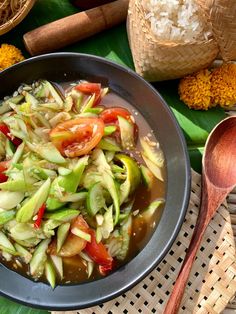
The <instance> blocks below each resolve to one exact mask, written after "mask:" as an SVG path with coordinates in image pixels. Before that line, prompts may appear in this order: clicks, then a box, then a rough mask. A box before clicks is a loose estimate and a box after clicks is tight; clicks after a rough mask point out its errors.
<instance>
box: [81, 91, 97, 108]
mask: <svg viewBox="0 0 236 314" xmlns="http://www.w3.org/2000/svg"><path fill="white" fill-rule="evenodd" d="M95 98H96V95H95V94H93V95H92V96H90V97H89V98H88V99H87V101H86V103H85V104H84V105H83V107H82V109H81V113H85V112H87V110H88V109H91V108H92V107H93V104H94V101H95Z"/></svg>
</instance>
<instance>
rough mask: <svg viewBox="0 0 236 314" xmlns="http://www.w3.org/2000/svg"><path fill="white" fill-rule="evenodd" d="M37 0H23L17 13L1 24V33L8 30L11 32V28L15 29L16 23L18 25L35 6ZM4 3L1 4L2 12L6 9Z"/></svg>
mask: <svg viewBox="0 0 236 314" xmlns="http://www.w3.org/2000/svg"><path fill="white" fill-rule="evenodd" d="M35 1H36V0H25V1H22V6H21V7H20V8H19V9H18V11H17V12H16V14H15V15H14V16H13V17H11V18H10V20H8V21H7V22H6V23H4V24H0V35H3V34H5V33H7V32H9V31H10V30H11V29H13V28H14V27H15V26H16V25H18V24H19V23H20V22H21V21H22V20H23V19H24V18H25V17H26V15H27V14H28V13H29V11H30V10H31V8H32V7H33V5H34V3H35ZM4 2H5V1H4V0H3V3H1V4H0V12H1V11H2V10H4V9H2V7H3V5H4Z"/></svg>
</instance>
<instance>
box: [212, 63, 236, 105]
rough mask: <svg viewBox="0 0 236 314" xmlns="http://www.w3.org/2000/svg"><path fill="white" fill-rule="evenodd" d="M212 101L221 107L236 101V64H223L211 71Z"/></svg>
mask: <svg viewBox="0 0 236 314" xmlns="http://www.w3.org/2000/svg"><path fill="white" fill-rule="evenodd" d="M211 93H212V101H213V102H214V103H216V104H217V105H220V106H221V107H224V108H225V107H231V106H233V105H234V104H235V103H236V64H233V63H229V64H223V65H222V66H221V67H219V68H216V69H214V70H213V71H212V78H211Z"/></svg>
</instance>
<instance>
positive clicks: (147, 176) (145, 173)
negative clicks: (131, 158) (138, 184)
mask: <svg viewBox="0 0 236 314" xmlns="http://www.w3.org/2000/svg"><path fill="white" fill-rule="evenodd" d="M140 170H141V176H142V181H143V184H144V185H145V187H146V188H147V189H148V190H151V188H152V185H153V179H154V175H153V174H152V172H151V171H150V170H149V169H148V168H147V167H145V166H144V165H141V166H140Z"/></svg>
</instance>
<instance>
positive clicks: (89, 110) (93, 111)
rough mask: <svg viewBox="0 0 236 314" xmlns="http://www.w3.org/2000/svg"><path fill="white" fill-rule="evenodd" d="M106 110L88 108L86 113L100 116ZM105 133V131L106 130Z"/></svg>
mask: <svg viewBox="0 0 236 314" xmlns="http://www.w3.org/2000/svg"><path fill="white" fill-rule="evenodd" d="M103 110H104V109H103V108H101V107H96V108H88V109H87V110H86V112H90V113H95V114H100V113H101V112H102V111H103ZM104 131H105V130H104Z"/></svg>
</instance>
